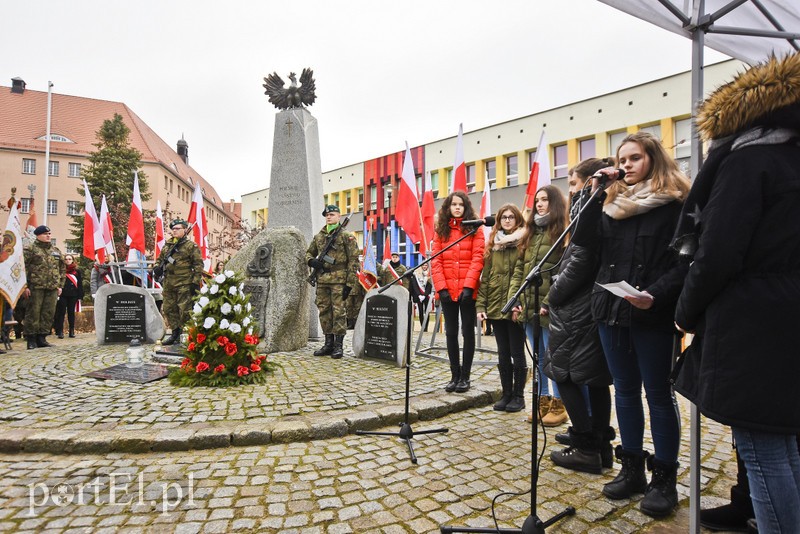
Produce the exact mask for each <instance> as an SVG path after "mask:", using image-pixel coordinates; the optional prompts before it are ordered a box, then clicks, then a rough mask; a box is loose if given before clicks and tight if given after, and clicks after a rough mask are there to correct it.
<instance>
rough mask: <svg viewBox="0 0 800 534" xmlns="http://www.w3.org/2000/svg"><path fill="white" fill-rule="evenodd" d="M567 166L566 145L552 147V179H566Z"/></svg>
mask: <svg viewBox="0 0 800 534" xmlns="http://www.w3.org/2000/svg"><path fill="white" fill-rule="evenodd" d="M568 167H569V165H568V163H567V145H558V146H554V147H553V178H566V176H567V171H568V170H569V169H568Z"/></svg>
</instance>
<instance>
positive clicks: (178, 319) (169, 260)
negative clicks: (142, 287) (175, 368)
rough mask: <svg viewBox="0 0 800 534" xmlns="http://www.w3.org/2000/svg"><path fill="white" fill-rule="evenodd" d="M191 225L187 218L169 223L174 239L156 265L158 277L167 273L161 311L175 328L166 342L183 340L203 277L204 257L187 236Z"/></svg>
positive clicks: (165, 248)
mask: <svg viewBox="0 0 800 534" xmlns="http://www.w3.org/2000/svg"><path fill="white" fill-rule="evenodd" d="M188 226H189V224H188V223H187V222H186V221H184V220H183V219H175V220H174V221H172V224H170V226H169V229H170V232H171V233H172V238H171V239H170V240H169V241H167V243H166V245H164V249H163V250H162V251H161V254H160V255H159V257H158V259H157V260H156V264H155V266H154V267H153V273H154V274H155V276H156V278H158V277H159V275H160V274H161V273H162V272H163V274H164V283H163V286H164V290H163V293H162V295H163V297H164V304H163V305H162V310H161V311H162V312H163V314H164V316H165V317H166V318H167V322H168V323H169V326H170V327H171V328H172V334H170V336H169V337H168V338H167V339H165V340H164V341H163V344H164V345H173V344H175V343H178V342H180V338H181V333H182V332H183V325H185V324H186V323H187V322H188V321H189V315H190V314H191V311H192V299H193V298H194V296H195V294H196V293H197V290H198V289H200V283H201V282H202V279H203V256H202V255H201V254H200V249H199V248H198V246H197V245H196V244H195V242H194V241H192V240H191V239H188V238H187V236H186V229H187V228H188Z"/></svg>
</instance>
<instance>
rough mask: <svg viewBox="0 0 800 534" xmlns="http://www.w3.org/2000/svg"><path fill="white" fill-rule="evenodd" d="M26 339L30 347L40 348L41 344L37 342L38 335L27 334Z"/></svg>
mask: <svg viewBox="0 0 800 534" xmlns="http://www.w3.org/2000/svg"><path fill="white" fill-rule="evenodd" d="M25 340H26V341H27V342H28V348H29V349H38V348H39V345H37V344H36V336H25Z"/></svg>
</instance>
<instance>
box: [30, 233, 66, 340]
mask: <svg viewBox="0 0 800 534" xmlns="http://www.w3.org/2000/svg"><path fill="white" fill-rule="evenodd" d="M33 235H35V236H36V240H35V241H33V242H32V243H31V244H30V246H28V247H25V252H24V255H25V274H26V275H27V277H28V287H27V288H26V289H25V294H24V296H25V298H27V299H28V302H27V303H26V311H25V339H26V340H27V341H28V348H29V349H35V348H37V347H52V345H51V344H50V343H48V342H47V339H46V336H47V335H48V334H49V333H50V327H51V326H52V324H53V314H55V311H56V301H57V300H58V297H59V295H61V286H62V285H63V280H64V276H65V275H66V272H67V268H66V265H65V264H64V255H63V254H61V251H60V250H58V249H57V248H56V247H55V246H54V245H53V244H52V243H51V242H50V228H48V227H47V226H44V225H42V226H39V227H37V228H36V230H34V231H33Z"/></svg>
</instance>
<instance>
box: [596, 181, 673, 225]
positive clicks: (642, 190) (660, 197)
mask: <svg viewBox="0 0 800 534" xmlns="http://www.w3.org/2000/svg"><path fill="white" fill-rule="evenodd" d="M682 197H683V195H682V194H681V192H680V191H661V192H655V191H653V188H652V180H649V179H648V180H644V181H643V182H639V183H638V184H635V185H630V186H628V187H627V188H626V189H624V190H623V191H622V192H621V193H620V194H618V195H617V196H616V197H615V198H614V200H613V201H611V202H609V203H608V204H606V205H604V206H603V213H605V214H606V215H608V216H609V217H611V218H612V219H616V220H618V221H619V220H622V219H628V218H630V217H633V216H634V215H641V214H642V213H647V212H648V211H650V210H652V209H653V208H657V207H659V206H663V205H665V204H669V203H670V202H672V201H673V200H681V198H682Z"/></svg>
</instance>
